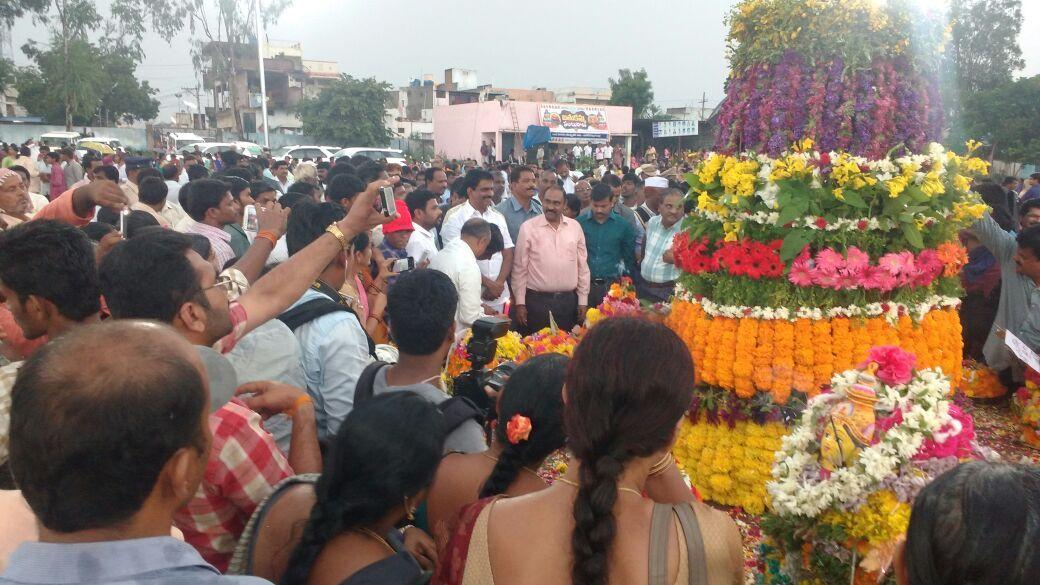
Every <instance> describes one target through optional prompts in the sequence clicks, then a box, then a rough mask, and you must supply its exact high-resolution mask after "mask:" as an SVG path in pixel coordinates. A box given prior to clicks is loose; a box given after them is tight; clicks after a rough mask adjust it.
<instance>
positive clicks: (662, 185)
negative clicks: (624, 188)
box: [643, 177, 668, 189]
mask: <svg viewBox="0 0 1040 585" xmlns="http://www.w3.org/2000/svg"><path fill="white" fill-rule="evenodd" d="M643 185H644V186H645V187H657V188H658V189H667V188H668V179H666V178H664V177H647V178H646V182H645V183H643Z"/></svg>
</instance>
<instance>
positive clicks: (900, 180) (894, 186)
mask: <svg viewBox="0 0 1040 585" xmlns="http://www.w3.org/2000/svg"><path fill="white" fill-rule="evenodd" d="M908 184H909V181H908V180H907V178H906V176H905V175H897V176H895V177H892V178H891V179H889V180H887V181H885V187H888V196H889V197H892V198H893V199H894V198H896V197H899V194H900V193H902V192H903V191H905V190H906V187H907V185H908Z"/></svg>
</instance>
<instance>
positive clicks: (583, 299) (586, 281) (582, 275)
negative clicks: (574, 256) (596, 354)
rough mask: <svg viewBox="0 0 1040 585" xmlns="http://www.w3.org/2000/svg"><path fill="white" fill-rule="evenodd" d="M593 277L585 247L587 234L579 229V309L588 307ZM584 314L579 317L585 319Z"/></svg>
mask: <svg viewBox="0 0 1040 585" xmlns="http://www.w3.org/2000/svg"><path fill="white" fill-rule="evenodd" d="M591 281H592V276H591V274H590V273H589V250H588V248H587V247H586V246H585V232H584V231H582V230H581V229H580V228H579V229H578V308H579V309H580V308H581V307H588V305H589V287H590V285H591ZM583 316H584V314H582V315H579V316H578V317H579V318H581V317H583Z"/></svg>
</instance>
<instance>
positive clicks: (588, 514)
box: [571, 450, 625, 585]
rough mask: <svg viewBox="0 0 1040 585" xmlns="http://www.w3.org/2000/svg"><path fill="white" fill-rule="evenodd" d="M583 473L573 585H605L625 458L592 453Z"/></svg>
mask: <svg viewBox="0 0 1040 585" xmlns="http://www.w3.org/2000/svg"><path fill="white" fill-rule="evenodd" d="M589 455H590V457H588V458H587V459H585V460H583V461H587V463H585V462H583V463H582V466H581V469H580V476H579V479H580V482H581V483H580V486H579V488H578V495H577V496H576V497H575V499H574V533H573V534H572V536H571V548H572V553H573V555H574V565H573V567H572V568H571V580H572V581H573V584H574V585H605V584H606V583H607V578H608V569H609V565H610V562H609V561H610V557H609V555H610V547H611V545H612V544H613V542H614V536H615V533H616V531H617V520H616V519H615V518H614V503H615V502H616V501H617V486H618V477H619V476H620V475H621V471H622V470H623V465H622V462H623V460H624V459H625V457H624V456H623V454H621V453H615V452H612V451H609V450H608V451H605V452H602V453H595V452H593V453H589Z"/></svg>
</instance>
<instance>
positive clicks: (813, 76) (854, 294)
mask: <svg viewBox="0 0 1040 585" xmlns="http://www.w3.org/2000/svg"><path fill="white" fill-rule="evenodd" d="M908 10H909V9H908V8H906V5H905V4H903V3H888V4H885V3H877V2H867V1H861V0H844V1H841V2H838V1H837V0H801V1H792V0H746V1H744V2H742V3H741V4H740V5H738V7H737V8H736V9H735V11H734V13H733V14H732V15H731V17H730V27H731V28H730V37H729V41H730V47H731V54H730V61H731V64H732V66H733V72H732V74H731V77H730V80H729V83H728V84H727V91H728V94H727V97H726V101H725V102H724V103H723V106H722V114H721V115H720V126H719V134H718V135H717V137H716V138H717V139H716V149H717V152H714V153H709V154H707V155H701V156H698V157H696V159H694V160H691V162H692V163H693V171H692V172H691V173H689V174H687V175H686V180H687V182H688V183H689V184H690V187H691V188H690V192H689V195H688V198H689V199H690V200H691V201H692V202H693V203H696V206H695V209H694V210H693V211H692V212H691V213H690V215H689V216H688V218H687V219H686V223H685V228H686V229H685V231H684V232H683V233H681V234H680V235H679V236H677V237H676V239H675V241H674V244H673V251H674V254H675V258H676V264H677V265H678V266H679V267H680V268H681V269H682V270H683V272H684V274H683V276H682V277H680V279H679V283H678V285H677V287H676V293H675V301H674V302H673V304H672V312H671V314H670V316H669V318H668V321H667V322H668V324H669V325H670V326H671V327H672V328H673V329H674V330H675V331H676V332H677V333H678V334H679V335H680V336H681V337H682V338H683V339H684V340H685V341H686V343H687V344H688V345H689V347H690V353H691V355H692V356H693V359H694V363H695V366H696V372H697V378H696V380H695V381H694V382H695V385H696V399H695V402H694V405H693V409H692V410H691V413H690V420H689V424H687V425H686V426H685V427H684V428H683V429H682V432H681V436H680V439H679V443H678V445H677V447H676V455H677V457H678V458H679V459H680V461H681V462H682V464H683V466H684V467H685V469H686V471H687V473H688V474H689V476H690V478H691V479H692V480H693V482H694V484H695V485H696V487H697V488H698V489H699V490H700V491H701V493H703V494H704V496H705V497H706V498H707V499H709V500H714V501H716V502H719V503H724V504H730V505H734V506H742V507H743V508H745V509H746V510H747V511H749V512H751V513H756V514H757V513H761V512H762V511H763V510H765V509H766V502H767V500H766V489H765V484H766V481H767V479H768V477H769V470H770V467H771V465H772V462H773V454H774V453H775V452H776V451H777V450H778V449H779V448H780V440H781V437H782V436H783V435H784V434H785V433H786V431H787V426H788V425H790V424H791V423H792V422H793V421H794V420H796V418H797V416H798V413H799V412H800V410H801V408H803V407H804V404H805V401H806V400H807V399H808V398H810V397H812V396H814V395H816V394H817V393H818V392H819V390H820V388H821V387H823V386H824V385H826V384H828V383H829V382H830V380H831V378H832V376H833V375H834V374H835V373H836V372H841V371H845V370H848V369H849V368H852V367H854V366H855V365H856V364H858V363H860V362H861V361H862V360H864V359H865V358H866V355H867V352H868V350H869V349H870V348H871V347H873V346H876V345H898V346H900V347H902V348H903V349H905V350H907V351H910V352H912V353H914V354H916V356H917V362H918V363H919V364H920V366H921V367H922V368H936V369H938V370H941V371H942V372H943V374H944V375H946V376H948V377H949V378H950V380H951V382H952V383H953V384H954V385H956V384H957V383H958V381H959V379H960V376H961V349H962V348H961V334H960V321H959V319H958V315H957V306H958V305H959V300H958V297H959V296H960V294H961V289H960V283H959V280H958V278H957V273H958V271H959V270H960V268H961V266H962V265H963V264H964V263H965V262H966V261H967V254H966V251H965V250H964V248H962V247H961V245H960V244H959V242H958V241H957V238H956V236H957V231H958V230H959V229H960V228H961V227H963V226H966V225H968V224H969V223H971V222H972V221H973V220H974V219H976V218H978V217H980V216H981V215H982V213H983V212H984V211H985V210H986V206H985V205H984V204H983V203H982V202H981V200H980V199H979V197H978V196H977V195H976V194H974V193H972V192H971V191H970V186H971V181H972V179H973V178H974V177H976V176H979V175H982V174H985V173H986V172H987V171H988V168H987V167H988V165H987V163H986V162H984V161H982V160H980V159H979V158H976V157H974V156H972V153H973V151H974V150H975V149H977V148H978V146H979V145H978V144H977V143H973V142H972V143H969V144H968V145H967V152H966V153H964V154H958V153H957V152H954V151H952V150H947V149H945V148H944V147H943V146H941V145H939V144H937V143H935V142H932V141H933V140H935V139H937V138H938V137H939V135H940V129H941V126H942V117H941V107H940V104H939V103H938V101H937V95H936V92H935V87H936V85H935V72H936V68H935V63H936V61H935V59H933V58H932V57H934V56H935V55H936V54H937V48H938V46H939V43H940V40H941V26H931V25H932V24H935V23H937V22H938V20H936V19H928V18H927V17H918V16H915V15H913V14H911V13H909V12H908ZM915 27H916V28H915ZM914 31H917V32H914ZM921 31H925V32H924V34H919V33H921ZM928 31H931V32H928ZM929 56H932V57H929ZM814 88H815V89H814Z"/></svg>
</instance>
